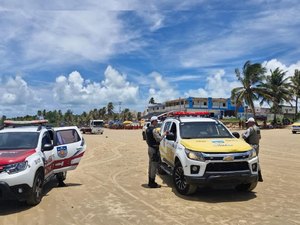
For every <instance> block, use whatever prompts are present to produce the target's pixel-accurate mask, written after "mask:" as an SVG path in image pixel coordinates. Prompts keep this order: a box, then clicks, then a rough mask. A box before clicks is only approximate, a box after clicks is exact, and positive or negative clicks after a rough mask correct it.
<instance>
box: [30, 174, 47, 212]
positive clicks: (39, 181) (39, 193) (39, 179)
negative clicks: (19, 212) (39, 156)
mask: <svg viewBox="0 0 300 225" xmlns="http://www.w3.org/2000/svg"><path fill="white" fill-rule="evenodd" d="M43 185H44V176H43V174H42V172H41V171H38V172H37V173H36V175H35V177H34V181H33V186H32V190H31V193H30V196H29V198H28V199H27V201H26V202H27V204H28V205H31V206H34V205H37V204H39V203H40V202H41V200H42V197H43Z"/></svg>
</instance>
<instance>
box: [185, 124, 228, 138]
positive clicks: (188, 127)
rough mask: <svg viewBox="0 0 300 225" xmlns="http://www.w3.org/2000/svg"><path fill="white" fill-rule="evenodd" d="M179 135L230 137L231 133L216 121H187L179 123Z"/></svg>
mask: <svg viewBox="0 0 300 225" xmlns="http://www.w3.org/2000/svg"><path fill="white" fill-rule="evenodd" d="M180 133H181V137H182V138H184V139H189V138H232V135H231V134H230V133H229V132H228V130H227V129H226V128H225V127H224V125H222V124H220V123H217V122H189V123H181V124H180Z"/></svg>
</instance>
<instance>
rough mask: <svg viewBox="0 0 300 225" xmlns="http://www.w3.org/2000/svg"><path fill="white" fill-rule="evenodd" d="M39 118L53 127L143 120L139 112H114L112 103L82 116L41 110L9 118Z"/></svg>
mask: <svg viewBox="0 0 300 225" xmlns="http://www.w3.org/2000/svg"><path fill="white" fill-rule="evenodd" d="M39 118H44V119H47V120H48V121H49V124H51V125H53V126H62V125H78V126H81V125H86V124H88V123H89V121H90V120H92V119H103V120H105V121H109V120H121V121H125V120H133V119H137V120H140V119H141V113H140V112H138V113H137V115H133V113H132V112H130V110H129V109H128V108H125V109H124V110H123V111H122V112H120V113H115V112H114V105H113V103H112V102H109V103H108V104H107V107H103V108H101V109H93V110H91V111H89V112H83V113H82V114H80V115H75V114H73V112H72V110H70V109H69V110H67V111H66V112H65V113H62V111H61V110H54V111H46V110H39V111H37V114H36V115H27V116H23V117H15V118H9V119H12V120H36V119H39ZM6 119H7V118H6V116H2V118H1V123H3V121H4V120H6Z"/></svg>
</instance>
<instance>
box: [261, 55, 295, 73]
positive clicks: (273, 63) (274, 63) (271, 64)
mask: <svg viewBox="0 0 300 225" xmlns="http://www.w3.org/2000/svg"><path fill="white" fill-rule="evenodd" d="M262 65H263V66H264V67H265V68H266V69H267V74H270V70H272V71H274V70H275V69H276V68H278V67H279V68H280V69H281V70H283V71H284V72H287V73H286V76H293V75H294V73H295V70H300V61H298V62H296V63H293V64H291V65H285V64H283V63H282V62H280V61H278V60H277V59H271V60H270V61H264V62H263V63H262Z"/></svg>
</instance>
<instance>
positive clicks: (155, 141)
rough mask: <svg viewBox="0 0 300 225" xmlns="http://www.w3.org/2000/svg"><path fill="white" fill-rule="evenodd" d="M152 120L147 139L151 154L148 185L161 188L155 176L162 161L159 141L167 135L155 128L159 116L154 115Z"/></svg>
mask: <svg viewBox="0 0 300 225" xmlns="http://www.w3.org/2000/svg"><path fill="white" fill-rule="evenodd" d="M150 122H151V124H150V125H149V127H148V128H147V130H146V141H147V144H148V155H149V168H148V175H149V177H148V178H149V182H148V187H150V188H160V187H161V186H160V185H159V184H157V183H156V182H155V176H156V171H157V168H158V166H159V162H160V153H159V143H160V141H161V140H162V139H163V138H164V136H165V135H163V136H160V134H159V133H158V132H157V130H156V129H155V128H156V126H157V123H158V118H157V117H156V116H152V117H151V119H150Z"/></svg>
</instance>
